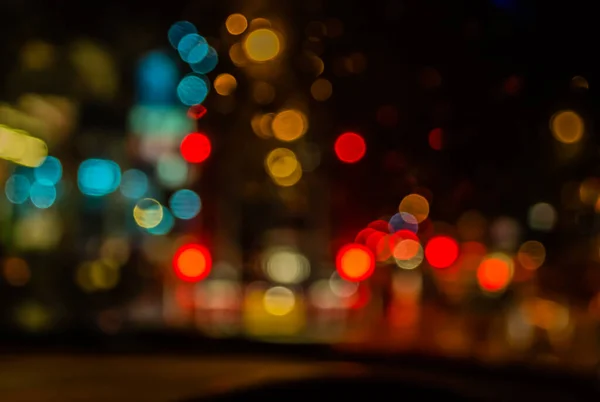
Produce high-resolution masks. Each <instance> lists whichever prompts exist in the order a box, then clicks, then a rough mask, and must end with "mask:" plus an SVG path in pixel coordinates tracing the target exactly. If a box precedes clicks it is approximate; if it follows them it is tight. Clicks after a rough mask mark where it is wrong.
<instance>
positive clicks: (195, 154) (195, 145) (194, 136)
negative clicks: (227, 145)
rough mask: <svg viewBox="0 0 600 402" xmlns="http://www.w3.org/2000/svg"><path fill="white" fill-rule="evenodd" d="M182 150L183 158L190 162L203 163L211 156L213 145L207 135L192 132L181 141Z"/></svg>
mask: <svg viewBox="0 0 600 402" xmlns="http://www.w3.org/2000/svg"><path fill="white" fill-rule="evenodd" d="M180 150H181V156H182V157H183V159H185V160H186V161H188V162H189V163H202V162H204V161H205V160H206V159H208V157H209V156H210V153H211V151H212V145H211V143H210V140H209V139H208V137H207V136H206V135H204V134H202V133H191V134H188V135H186V136H185V138H184V139H183V140H182V141H181V145H180Z"/></svg>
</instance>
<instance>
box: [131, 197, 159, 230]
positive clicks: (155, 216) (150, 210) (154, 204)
mask: <svg viewBox="0 0 600 402" xmlns="http://www.w3.org/2000/svg"><path fill="white" fill-rule="evenodd" d="M163 214H164V212H163V207H162V205H160V203H159V202H158V201H156V200H155V199H152V198H144V199H142V200H140V201H139V202H138V203H137V204H136V206H135V207H134V208H133V218H134V219H135V223H137V224H138V225H139V226H140V227H142V228H145V229H152V228H153V227H156V226H158V224H159V223H160V222H161V221H162V219H163Z"/></svg>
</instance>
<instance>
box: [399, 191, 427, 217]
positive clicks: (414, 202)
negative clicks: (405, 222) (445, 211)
mask: <svg viewBox="0 0 600 402" xmlns="http://www.w3.org/2000/svg"><path fill="white" fill-rule="evenodd" d="M398 210H399V211H400V213H402V212H406V213H408V214H410V215H412V216H413V217H415V219H416V220H417V223H421V222H423V221H424V220H425V219H427V217H428V216H429V201H427V199H426V198H425V197H423V196H422V195H419V194H409V195H407V196H406V197H404V198H403V199H402V201H401V202H400V205H399V206H398Z"/></svg>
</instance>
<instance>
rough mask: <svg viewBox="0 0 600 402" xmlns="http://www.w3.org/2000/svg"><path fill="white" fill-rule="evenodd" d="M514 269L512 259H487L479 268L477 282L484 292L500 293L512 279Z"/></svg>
mask: <svg viewBox="0 0 600 402" xmlns="http://www.w3.org/2000/svg"><path fill="white" fill-rule="evenodd" d="M513 272H514V268H513V266H512V262H511V261H510V259H507V258H501V257H493V256H492V257H487V258H485V259H484V260H483V261H482V262H481V264H479V268H477V282H478V283H479V286H481V288H482V289H483V290H487V291H488V292H498V291H500V290H502V289H504V288H505V287H506V286H507V285H508V284H509V282H510V280H511V279H512V276H513Z"/></svg>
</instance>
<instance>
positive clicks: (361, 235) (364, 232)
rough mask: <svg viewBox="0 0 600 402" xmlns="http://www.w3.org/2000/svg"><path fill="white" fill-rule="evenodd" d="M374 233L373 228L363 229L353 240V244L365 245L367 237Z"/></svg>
mask: <svg viewBox="0 0 600 402" xmlns="http://www.w3.org/2000/svg"><path fill="white" fill-rule="evenodd" d="M375 231H376V230H375V229H373V228H365V229H363V230H361V231H360V232H358V234H357V235H356V237H355V238H354V242H355V243H358V244H366V243H367V239H368V238H369V236H370V235H371V234H373V233H375Z"/></svg>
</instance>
